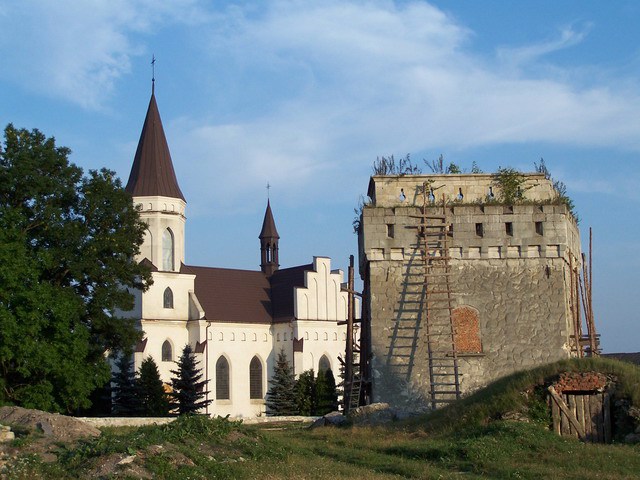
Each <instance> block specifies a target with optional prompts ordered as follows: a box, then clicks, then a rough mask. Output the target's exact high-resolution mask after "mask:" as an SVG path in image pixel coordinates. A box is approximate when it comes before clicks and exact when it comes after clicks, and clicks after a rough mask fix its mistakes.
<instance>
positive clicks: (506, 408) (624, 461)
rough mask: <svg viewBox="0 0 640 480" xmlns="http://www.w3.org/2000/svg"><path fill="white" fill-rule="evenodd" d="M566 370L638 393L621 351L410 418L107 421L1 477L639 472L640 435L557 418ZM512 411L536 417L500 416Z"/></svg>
mask: <svg viewBox="0 0 640 480" xmlns="http://www.w3.org/2000/svg"><path fill="white" fill-rule="evenodd" d="M562 371H599V372H603V373H606V374H610V375H612V376H615V378H616V379H617V388H616V393H615V397H616V398H617V399H618V400H620V401H622V400H624V399H626V400H624V401H626V402H627V403H626V404H635V405H640V369H639V368H637V367H634V366H632V365H627V364H623V363H621V362H616V361H612V360H600V359H587V360H580V361H566V362H560V363H557V364H553V365H548V366H545V367H540V368H537V369H535V370H531V371H528V372H523V373H520V374H516V375H513V376H511V377H508V378H505V379H503V380H501V381H499V382H496V383H494V384H492V385H490V386H489V387H487V388H486V389H484V390H482V391H479V392H477V393H476V394H475V395H472V396H470V397H468V398H466V399H464V400H463V401H461V402H459V403H457V404H455V405H452V406H450V407H448V408H446V409H442V410H440V411H438V412H435V413H433V414H430V415H426V416H422V417H416V418H413V419H411V420H410V421H407V422H396V423H393V424H388V425H385V426H380V427H357V426H352V427H346V428H331V427H327V428H319V429H314V430H309V429H307V428H301V427H299V426H279V427H278V426H274V425H271V426H269V427H262V428H257V427H248V426H243V425H241V424H239V423H234V422H228V421H226V420H223V419H214V420H210V419H207V418H204V417H191V418H183V419H179V420H177V421H176V422H175V423H173V424H170V425H166V426H160V427H143V428H137V429H122V428H121V429H105V431H104V433H103V435H102V436H101V437H100V438H98V439H95V440H92V441H87V442H85V443H81V444H80V445H77V446H67V447H65V446H60V450H59V452H58V460H57V461H56V462H54V463H43V462H42V460H41V459H39V458H37V457H35V456H25V457H21V458H18V459H17V460H16V461H14V462H13V463H12V464H11V466H10V467H9V468H8V469H7V470H6V471H5V472H4V477H6V478H25V479H26V478H29V479H31V478H96V479H98V478H158V479H201V478H202V479H205V478H206V479H209V478H222V479H236V478H237V479H242V478H264V479H279V478H294V479H347V478H366V479H391V478H426V479H431V478H434V479H435V478H469V479H474V478H530V479H534V478H535V479H539V478H553V479H556V478H557V479H585V478H586V479H591V478H593V479H596V478H598V479H625V478H629V479H631V478H640V446H630V445H623V444H620V443H614V444H613V445H590V444H583V443H580V442H578V441H577V440H574V439H563V438H560V437H558V436H556V435H555V434H553V433H552V432H550V431H549V430H548V428H547V426H548V422H549V418H548V413H547V412H546V410H545V403H544V397H543V394H542V391H543V387H544V385H545V384H546V383H547V382H548V381H550V379H552V378H553V377H554V376H556V375H557V374H559V373H560V372H562ZM523 392H527V393H526V394H523ZM623 403H624V402H623ZM512 411H519V412H523V414H524V415H526V416H528V417H529V418H530V419H531V422H530V423H522V422H512V421H504V420H500V418H501V417H502V415H503V414H504V413H505V412H512ZM18 441H20V442H28V441H29V440H28V437H25V438H21V439H19V440H18ZM123 460H124V462H123ZM118 463H121V464H120V465H118Z"/></svg>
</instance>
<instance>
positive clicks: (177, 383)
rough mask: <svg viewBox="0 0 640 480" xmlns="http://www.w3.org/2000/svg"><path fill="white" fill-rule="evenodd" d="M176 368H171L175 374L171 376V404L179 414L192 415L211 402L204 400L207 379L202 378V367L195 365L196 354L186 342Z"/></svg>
mask: <svg viewBox="0 0 640 480" xmlns="http://www.w3.org/2000/svg"><path fill="white" fill-rule="evenodd" d="M177 363H178V369H177V370H171V373H173V374H174V375H176V376H175V377H172V378H171V387H172V388H173V391H172V392H171V397H172V399H173V402H172V406H173V408H174V410H176V411H177V412H178V414H179V415H192V414H195V413H198V410H200V409H202V408H205V407H206V406H207V405H209V404H210V403H211V400H206V399H205V397H206V395H207V393H209V392H207V391H206V390H205V387H206V386H207V383H208V382H209V380H202V377H203V375H202V369H200V368H198V367H197V361H196V355H195V353H193V349H192V348H191V345H189V344H187V345H185V346H184V348H183V349H182V355H180V358H179V359H178V362H177Z"/></svg>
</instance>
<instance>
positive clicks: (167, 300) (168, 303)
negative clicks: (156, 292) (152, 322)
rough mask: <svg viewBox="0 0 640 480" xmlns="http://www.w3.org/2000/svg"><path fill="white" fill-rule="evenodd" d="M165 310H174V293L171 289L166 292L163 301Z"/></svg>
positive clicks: (166, 289)
mask: <svg viewBox="0 0 640 480" xmlns="http://www.w3.org/2000/svg"><path fill="white" fill-rule="evenodd" d="M163 300H164V301H163V306H164V308H173V292H172V291H171V289H170V288H169V287H167V288H165V290H164V299H163Z"/></svg>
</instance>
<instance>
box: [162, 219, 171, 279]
mask: <svg viewBox="0 0 640 480" xmlns="http://www.w3.org/2000/svg"><path fill="white" fill-rule="evenodd" d="M173 252H174V241H173V232H172V231H171V230H170V229H169V228H167V229H166V230H165V231H164V233H163V234H162V269H163V270H173V257H174V253H173Z"/></svg>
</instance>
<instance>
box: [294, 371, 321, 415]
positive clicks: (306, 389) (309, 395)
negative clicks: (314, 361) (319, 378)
mask: <svg viewBox="0 0 640 480" xmlns="http://www.w3.org/2000/svg"><path fill="white" fill-rule="evenodd" d="M294 393H295V400H296V409H297V410H298V414H299V415H315V413H316V400H317V397H316V379H315V375H314V373H313V370H307V371H305V372H302V373H301V374H300V376H299V377H298V380H297V381H296V386H295V389H294Z"/></svg>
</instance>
